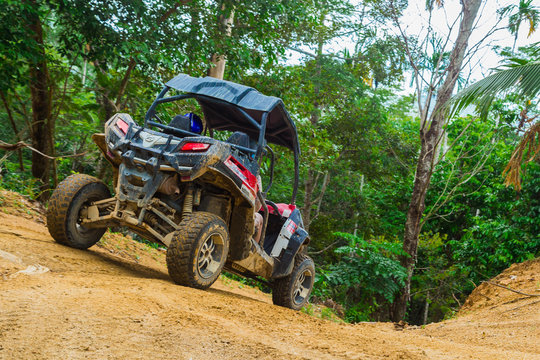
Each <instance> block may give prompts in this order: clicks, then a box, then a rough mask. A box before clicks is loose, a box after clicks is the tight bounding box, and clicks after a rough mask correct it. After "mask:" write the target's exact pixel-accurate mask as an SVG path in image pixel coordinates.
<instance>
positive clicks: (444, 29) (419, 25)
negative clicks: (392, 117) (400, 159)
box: [288, 0, 540, 90]
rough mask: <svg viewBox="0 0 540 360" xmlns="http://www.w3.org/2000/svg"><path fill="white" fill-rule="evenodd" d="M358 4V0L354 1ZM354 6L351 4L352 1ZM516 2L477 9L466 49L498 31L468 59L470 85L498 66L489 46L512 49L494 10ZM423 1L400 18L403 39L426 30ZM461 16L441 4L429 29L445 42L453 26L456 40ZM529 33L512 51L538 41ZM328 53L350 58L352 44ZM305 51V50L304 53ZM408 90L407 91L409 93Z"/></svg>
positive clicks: (415, 0)
mask: <svg viewBox="0 0 540 360" xmlns="http://www.w3.org/2000/svg"><path fill="white" fill-rule="evenodd" d="M357 1H358V3H360V2H361V0H357ZM353 2H355V0H353ZM518 2H519V0H485V1H483V4H482V5H481V8H480V11H479V16H478V17H477V22H476V29H475V30H474V31H473V33H472V35H471V38H470V39H469V49H470V48H471V47H472V46H474V45H475V44H477V43H478V42H481V41H482V40H483V38H484V37H485V36H486V34H487V33H488V32H490V31H491V30H492V29H493V28H494V27H495V28H498V30H497V31H495V32H493V33H492V34H491V35H490V36H489V37H488V38H487V40H485V41H483V43H482V45H481V46H479V47H478V51H477V52H476V54H475V55H474V56H473V57H472V58H471V61H470V63H469V66H468V68H466V69H465V72H466V73H470V78H469V80H470V81H471V82H474V81H476V80H479V79H481V78H483V77H485V76H486V75H488V74H489V73H490V69H492V68H494V67H497V66H498V65H499V62H500V60H501V59H500V57H499V56H498V55H497V53H496V52H495V51H493V46H496V45H498V46H502V47H504V46H508V47H512V45H513V42H514V37H513V36H512V35H511V34H510V32H509V31H508V30H507V29H505V27H507V26H508V19H507V18H505V19H503V20H501V21H500V22H498V16H497V9H500V8H502V7H504V6H508V5H512V4H516V5H517V4H518ZM536 2H537V4H536V6H537V7H540V0H537V1H536ZM425 4H426V0H409V7H408V8H407V10H406V11H405V14H404V16H403V17H402V18H401V26H402V28H403V30H404V31H405V33H406V34H407V35H413V36H420V37H421V36H422V35H425V34H426V31H427V29H428V17H429V15H428V12H427V11H426V10H425ZM460 12H461V5H460V2H459V1H458V0H446V1H444V6H443V7H441V8H436V9H435V10H434V11H433V17H432V21H431V26H432V27H433V29H434V30H435V31H436V32H437V33H438V34H439V36H440V37H443V38H445V37H446V36H447V35H448V33H449V32H450V27H451V26H452V23H454V22H455V25H454V26H453V29H452V34H451V35H452V36H451V37H450V39H451V40H454V39H455V38H456V34H455V32H456V31H457V29H458V28H459V18H458V17H459V15H460ZM456 19H457V21H456ZM393 31H394V32H395V34H396V35H397V34H398V33H399V32H398V30H397V28H395V27H394V30H393ZM528 31H529V24H528V23H527V22H523V23H522V25H521V28H520V30H519V34H518V39H517V43H516V48H517V47H519V46H524V45H528V44H532V43H534V42H538V41H540V30H538V31H537V32H535V33H534V34H533V35H531V36H530V37H529V38H527V34H528ZM451 45H452V43H449V44H448V45H447V48H446V49H447V50H451ZM326 48H327V49H328V50H331V51H332V52H335V51H340V50H343V49H345V48H346V49H348V50H349V52H350V53H351V54H352V53H353V52H354V40H353V39H350V40H347V39H340V40H339V41H336V42H334V43H332V44H329V45H327V47H326ZM306 50H308V49H306ZM302 58H303V55H302V54H299V53H297V52H292V51H291V52H290V53H289V60H288V62H289V63H299V62H300V61H301V59H302ZM464 77H467V74H464ZM404 86H405V87H408V86H409V82H408V81H407V82H406V83H405V84H404ZM409 90H410V89H409Z"/></svg>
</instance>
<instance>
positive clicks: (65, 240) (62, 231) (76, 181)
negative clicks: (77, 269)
mask: <svg viewBox="0 0 540 360" xmlns="http://www.w3.org/2000/svg"><path fill="white" fill-rule="evenodd" d="M110 196H111V194H110V192H109V189H108V188H107V186H106V185H105V184H104V183H103V182H102V181H101V180H99V179H96V178H95V177H92V176H89V175H85V174H74V175H71V176H69V177H67V178H66V179H65V180H64V181H62V182H60V184H58V186H57V187H56V189H55V190H54V192H53V194H52V196H51V199H50V200H49V206H48V208H47V227H48V228H49V233H50V234H51V236H52V237H53V238H54V240H56V242H58V243H60V244H63V245H67V246H70V247H73V248H77V249H88V248H89V247H90V246H92V245H94V244H95V243H97V242H98V241H99V239H101V237H102V236H103V234H104V233H105V231H106V230H107V229H106V228H102V229H91V228H86V227H84V226H83V225H81V210H83V209H84V208H85V207H87V206H88V205H89V204H90V203H91V202H94V201H98V200H103V199H107V198H109V197H110Z"/></svg>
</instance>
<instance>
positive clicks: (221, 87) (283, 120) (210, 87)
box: [165, 74, 300, 153]
mask: <svg viewBox="0 0 540 360" xmlns="http://www.w3.org/2000/svg"><path fill="white" fill-rule="evenodd" d="M165 86H167V87H169V88H172V89H175V90H178V91H181V92H185V93H188V94H192V95H193V97H194V98H195V99H197V101H198V102H199V104H200V105H201V108H202V110H203V112H204V118H205V120H206V124H207V126H208V127H209V128H210V129H215V130H230V131H242V132H244V133H246V134H248V135H249V136H250V137H251V138H253V139H255V140H256V139H258V137H259V129H257V128H255V126H254V125H253V124H252V123H251V122H250V121H249V120H248V119H247V118H246V116H245V114H244V113H247V114H248V115H249V116H251V117H252V118H253V119H254V120H255V122H257V123H258V124H261V120H262V118H263V114H264V113H265V112H268V118H267V124H266V134H265V138H266V140H267V141H268V142H269V143H274V144H278V145H282V146H285V147H286V148H288V149H291V150H293V151H297V152H298V153H299V152H300V150H299V146H298V135H297V132H296V126H295V125H294V122H293V121H292V119H291V118H290V116H289V114H288V113H287V110H285V105H284V104H283V101H282V100H281V99H280V98H277V97H274V96H266V95H263V94H261V93H260V92H258V91H257V90H255V89H253V88H251V87H248V86H244V85H240V84H236V83H233V82H230V81H225V80H219V79H216V78H212V77H208V76H207V77H204V78H194V77H191V76H189V75H186V74H180V75H178V76H176V77H175V78H173V79H172V80H170V81H168V82H167V83H166V84H165ZM243 112H244V113H243Z"/></svg>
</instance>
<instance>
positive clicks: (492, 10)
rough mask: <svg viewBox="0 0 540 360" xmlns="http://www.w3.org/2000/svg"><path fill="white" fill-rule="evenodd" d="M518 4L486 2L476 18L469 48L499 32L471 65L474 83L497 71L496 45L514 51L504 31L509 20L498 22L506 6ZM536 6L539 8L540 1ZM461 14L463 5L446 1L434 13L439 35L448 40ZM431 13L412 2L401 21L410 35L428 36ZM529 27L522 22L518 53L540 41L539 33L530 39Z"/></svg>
mask: <svg viewBox="0 0 540 360" xmlns="http://www.w3.org/2000/svg"><path fill="white" fill-rule="evenodd" d="M518 2H519V1H518V0H487V1H484V2H483V4H482V5H481V7H480V11H479V16H478V17H477V22H476V29H475V30H474V31H473V33H472V35H471V38H470V39H469V48H471V46H474V44H477V43H478V42H481V41H482V40H483V38H484V37H485V36H486V34H487V33H488V32H489V31H491V30H492V29H493V28H494V27H496V28H499V30H497V31H495V32H494V33H493V34H491V35H490V36H489V38H488V39H487V40H486V41H484V42H483V45H482V46H481V47H480V48H479V51H478V52H477V54H475V56H474V57H473V59H472V61H471V66H472V67H473V68H472V75H471V80H479V79H481V78H482V77H484V76H486V75H487V74H489V70H490V69H492V68H494V67H497V66H498V65H499V61H500V60H501V59H500V58H499V56H498V55H497V54H496V53H495V52H494V51H493V50H492V47H493V46H495V45H499V46H503V47H504V46H508V47H512V45H513V43H514V37H513V35H511V34H510V32H509V31H508V30H507V29H505V27H507V26H508V19H507V18H504V19H502V20H501V21H500V22H498V16H497V9H501V8H503V7H505V6H508V5H512V4H517V3H518ZM536 6H540V1H538V2H537V4H536ZM460 12H461V5H460V3H459V1H457V0H447V1H445V2H444V6H443V7H442V8H437V9H436V10H435V11H434V12H433V20H432V26H433V28H434V29H435V30H436V31H437V33H439V34H440V36H446V35H447V34H448V33H449V26H450V25H451V24H452V22H454V21H455V20H456V19H458V16H459V15H460ZM427 18H428V12H427V11H426V10H425V0H410V1H409V7H408V9H407V11H406V13H405V14H404V16H403V18H402V21H401V23H402V26H403V27H404V28H407V30H406V31H407V33H409V34H420V35H421V34H425V33H426V27H427ZM458 27H459V19H458V22H456V25H455V26H454V32H453V33H452V37H451V39H455V38H456V34H455V31H456V30H457V28H458ZM528 32H529V24H528V23H527V22H523V23H522V24H521V27H520V30H519V34H518V39H517V43H516V49H517V48H518V47H519V46H524V45H529V44H532V43H534V42H538V41H540V31H537V32H536V33H534V34H533V35H531V36H530V37H529V38H527V34H528Z"/></svg>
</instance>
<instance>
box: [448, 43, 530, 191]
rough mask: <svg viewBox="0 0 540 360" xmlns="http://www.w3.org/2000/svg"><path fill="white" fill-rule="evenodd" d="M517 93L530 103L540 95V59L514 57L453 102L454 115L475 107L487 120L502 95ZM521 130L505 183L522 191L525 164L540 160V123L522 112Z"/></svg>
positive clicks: (507, 168)
mask: <svg viewBox="0 0 540 360" xmlns="http://www.w3.org/2000/svg"><path fill="white" fill-rule="evenodd" d="M532 47H533V48H534V49H535V51H534V52H533V55H534V58H535V59H538V54H540V43H536V44H533V45H532ZM508 91H515V92H516V93H517V94H518V95H519V96H520V97H522V98H523V99H525V101H527V102H530V99H534V98H535V97H536V96H538V95H539V94H540V60H525V59H518V58H512V59H511V60H510V62H509V63H508V64H506V65H504V66H503V67H501V68H499V69H498V70H497V71H496V72H495V73H494V74H492V75H490V76H488V77H486V78H484V79H482V80H480V81H478V82H476V83H474V84H472V85H471V86H469V87H467V88H466V89H464V90H462V91H461V92H460V93H458V94H457V95H456V96H454V98H453V99H452V110H451V114H456V113H458V112H460V111H461V110H463V109H464V108H466V107H467V106H469V105H471V104H475V105H476V108H477V110H478V111H479V113H480V116H481V117H483V118H485V117H486V116H487V114H488V111H489V109H490V107H491V104H492V103H493V100H494V99H495V98H496V97H497V96H498V95H500V94H502V93H505V92H508ZM519 127H520V128H525V129H526V130H525V133H524V134H523V136H522V138H521V141H520V142H519V144H518V146H517V147H516V149H515V150H514V152H513V154H512V157H511V158H510V161H509V162H508V165H507V166H506V168H505V169H504V171H503V176H505V177H506V179H505V184H506V185H507V186H508V185H513V186H514V188H515V189H516V190H517V191H519V190H520V189H521V164H522V162H523V159H524V158H525V159H526V160H525V164H528V163H529V162H531V161H533V160H535V159H536V158H538V155H539V154H540V120H539V119H538V116H534V117H532V118H529V117H528V115H527V112H526V111H523V112H522V113H521V121H520V124H519Z"/></svg>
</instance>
